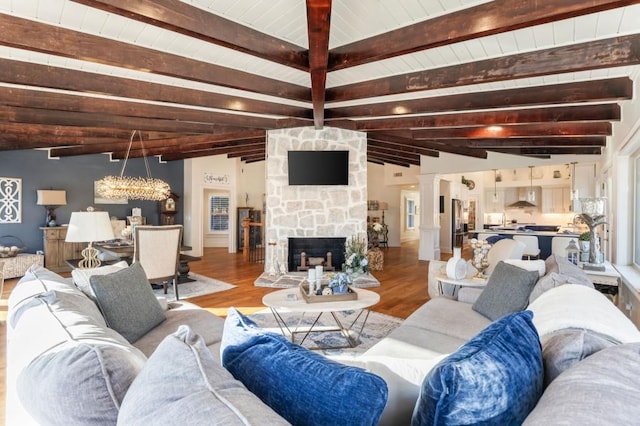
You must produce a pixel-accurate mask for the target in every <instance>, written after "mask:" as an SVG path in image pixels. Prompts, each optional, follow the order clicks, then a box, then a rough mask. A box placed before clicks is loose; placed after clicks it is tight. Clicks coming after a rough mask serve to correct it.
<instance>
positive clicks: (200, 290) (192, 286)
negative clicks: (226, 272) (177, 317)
mask: <svg viewBox="0 0 640 426" xmlns="http://www.w3.org/2000/svg"><path fill="white" fill-rule="evenodd" d="M189 278H192V279H194V280H195V281H191V282H186V283H182V284H179V285H178V296H180V299H188V298H189V297H196V296H203V295H205V294H211V293H217V292H219V291H225V290H230V289H232V288H235V287H237V286H235V285H233V284H229V283H226V282H224V281H220V280H216V279H215V278H209V277H205V276H204V275H199V274H194V273H193V272H190V273H189ZM153 292H154V293H155V294H156V296H163V297H166V298H167V299H169V300H175V295H174V294H173V286H172V285H170V286H169V287H168V288H167V294H164V290H163V289H162V288H159V289H157V290H153Z"/></svg>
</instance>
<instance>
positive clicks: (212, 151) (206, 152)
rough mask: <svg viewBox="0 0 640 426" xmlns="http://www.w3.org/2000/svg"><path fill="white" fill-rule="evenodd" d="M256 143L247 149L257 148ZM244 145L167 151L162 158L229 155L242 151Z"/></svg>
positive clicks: (178, 158) (168, 159)
mask: <svg viewBox="0 0 640 426" xmlns="http://www.w3.org/2000/svg"><path fill="white" fill-rule="evenodd" d="M252 145H254V144H248V146H247V148H246V151H251V150H254V149H255V146H252ZM242 151H243V148H242V147H235V149H234V150H232V149H230V148H229V147H221V148H209V149H202V150H196V151H187V152H175V153H167V154H163V155H162V159H163V160H166V161H175V160H185V159H187V158H197V157H208V156H212V155H228V154H230V153H233V152H242Z"/></svg>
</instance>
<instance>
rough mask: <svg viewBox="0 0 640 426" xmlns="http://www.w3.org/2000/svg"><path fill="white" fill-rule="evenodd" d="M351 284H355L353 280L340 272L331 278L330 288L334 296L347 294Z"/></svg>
mask: <svg viewBox="0 0 640 426" xmlns="http://www.w3.org/2000/svg"><path fill="white" fill-rule="evenodd" d="M351 284H353V279H352V278H351V275H349V274H347V273H345V272H338V273H337V274H333V275H331V276H330V278H329V287H331V289H332V290H333V294H344V293H347V292H348V291H349V286H350V285H351Z"/></svg>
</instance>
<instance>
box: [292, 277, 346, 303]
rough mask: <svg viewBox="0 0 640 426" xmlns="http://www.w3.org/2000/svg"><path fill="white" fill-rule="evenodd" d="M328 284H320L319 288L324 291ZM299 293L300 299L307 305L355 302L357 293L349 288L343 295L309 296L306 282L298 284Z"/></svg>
mask: <svg viewBox="0 0 640 426" xmlns="http://www.w3.org/2000/svg"><path fill="white" fill-rule="evenodd" d="M328 285H329V283H328V282H326V283H325V282H322V283H321V286H322V288H323V289H324V288H325V287H328ZM300 293H302V298H303V299H304V301H305V302H307V303H324V302H341V301H343V300H356V299H358V293H356V292H355V291H353V289H352V288H351V286H349V291H348V292H347V293H344V294H327V295H321V296H318V295H315V294H313V295H309V282H308V281H307V280H304V281H302V283H300Z"/></svg>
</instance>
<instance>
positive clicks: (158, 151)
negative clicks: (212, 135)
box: [113, 135, 265, 158]
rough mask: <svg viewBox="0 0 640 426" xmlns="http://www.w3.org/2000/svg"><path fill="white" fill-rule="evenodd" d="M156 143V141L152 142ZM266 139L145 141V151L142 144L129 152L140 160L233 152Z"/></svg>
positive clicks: (117, 153) (122, 152)
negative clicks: (199, 152)
mask: <svg viewBox="0 0 640 426" xmlns="http://www.w3.org/2000/svg"><path fill="white" fill-rule="evenodd" d="M150 142H154V141H150ZM264 143H265V138H264V135H262V136H254V137H247V138H243V139H235V140H227V141H212V142H192V143H181V144H157V145H156V144H154V145H152V146H150V147H147V143H146V141H145V144H144V150H143V149H141V148H140V144H136V145H135V149H131V151H129V158H140V157H144V156H152V155H163V154H176V153H181V152H198V151H211V150H215V149H223V148H224V149H226V148H230V150H229V151H226V152H225V154H226V153H227V152H233V150H234V149H240V148H242V147H244V146H245V145H255V144H261V145H264ZM126 155H127V152H126V150H120V151H115V152H114V153H113V158H125V157H126Z"/></svg>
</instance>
